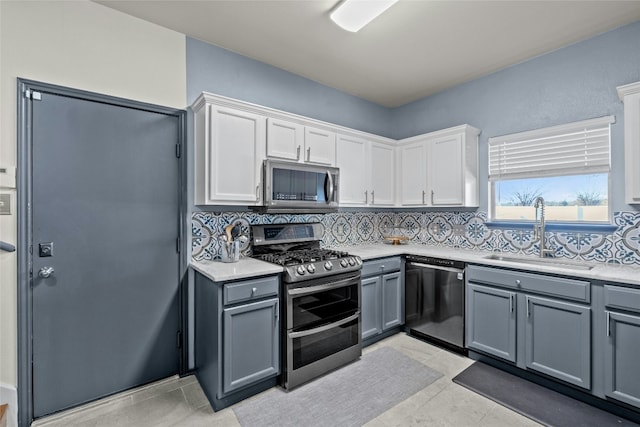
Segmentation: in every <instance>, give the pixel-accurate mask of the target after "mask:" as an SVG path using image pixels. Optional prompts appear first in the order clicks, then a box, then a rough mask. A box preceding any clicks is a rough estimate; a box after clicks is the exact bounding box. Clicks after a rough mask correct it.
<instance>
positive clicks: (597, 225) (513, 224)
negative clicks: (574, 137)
mask: <svg viewBox="0 0 640 427" xmlns="http://www.w3.org/2000/svg"><path fill="white" fill-rule="evenodd" d="M613 123H615V116H604V117H599V118H595V119H589V120H583V121H578V122H572V123H566V124H563V125H558V126H552V127H547V128H542V129H536V130H532V131H525V132H520V133H514V134H509V135H503V136H498V137H491V138H489V141H488V142H489V144H488V155H487V175H488V179H487V183H488V202H489V205H488V209H487V211H488V212H487V214H488V221H487V224H486V225H487V226H489V227H501V228H504V227H510V228H530V227H532V226H533V224H534V223H535V220H514V219H502V218H496V210H497V209H496V207H497V206H496V201H497V200H496V183H497V182H504V181H507V180H516V179H527V178H561V177H562V176H578V175H582V174H581V173H574V174H567V173H558V174H554V173H552V172H550V171H549V170H547V171H545V172H544V173H541V174H538V175H537V176H536V175H534V174H533V173H530V174H529V176H528V177H527V176H522V175H517V176H514V177H512V178H506V179H500V177H501V176H505V175H506V176H507V177H508V176H509V174H497V175H498V176H497V177H496V176H494V177H492V176H491V146H492V145H497V144H498V143H499V141H508V142H511V141H518V140H525V139H535V138H536V137H538V136H547V135H550V134H554V132H557V134H562V132H567V130H571V129H575V128H578V127H581V126H598V125H600V126H602V127H604V126H607V127H608V150H609V152H608V156H609V164H608V169H607V170H606V171H604V170H601V169H602V168H600V170H593V171H589V170H588V169H587V168H585V172H584V174H585V175H586V174H589V173H606V174H607V219H606V220H603V221H578V220H576V221H559V220H553V219H545V223H546V226H547V227H546V228H547V229H549V230H554V229H556V230H558V229H562V230H568V229H571V230H573V231H606V232H609V231H614V230H615V229H616V227H615V226H614V225H612V222H613V203H612V200H611V195H612V180H611V124H613ZM558 171H559V172H560V171H561V170H560V169H558Z"/></svg>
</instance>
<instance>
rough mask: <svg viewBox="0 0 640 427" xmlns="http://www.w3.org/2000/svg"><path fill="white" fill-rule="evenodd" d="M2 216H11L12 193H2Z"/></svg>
mask: <svg viewBox="0 0 640 427" xmlns="http://www.w3.org/2000/svg"><path fill="white" fill-rule="evenodd" d="M0 215H11V194H10V193H0Z"/></svg>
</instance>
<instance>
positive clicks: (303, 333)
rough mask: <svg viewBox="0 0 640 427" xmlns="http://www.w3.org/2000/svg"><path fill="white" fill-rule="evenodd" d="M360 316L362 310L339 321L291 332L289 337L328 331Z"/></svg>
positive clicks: (293, 337)
mask: <svg viewBox="0 0 640 427" xmlns="http://www.w3.org/2000/svg"><path fill="white" fill-rule="evenodd" d="M358 317H360V312H357V313H356V314H354V315H352V316H349V317H345V318H344V319H342V320H338V321H337V322H333V323H329V324H328V325H323V326H319V327H317V328H313V329H309V330H306V331H300V332H289V338H291V339H295V338H302V337H306V336H307V335H313V334H318V333H320V332H324V331H328V330H329V329H333V328H337V327H338V326H340V325H344V324H345V323H349V322H352V321H354V320H356V319H357V318H358Z"/></svg>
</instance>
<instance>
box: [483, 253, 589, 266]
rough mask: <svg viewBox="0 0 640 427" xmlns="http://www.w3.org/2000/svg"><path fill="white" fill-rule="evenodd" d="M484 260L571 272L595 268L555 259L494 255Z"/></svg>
mask: <svg viewBox="0 0 640 427" xmlns="http://www.w3.org/2000/svg"><path fill="white" fill-rule="evenodd" d="M484 259H491V260H495V261H504V262H510V263H513V264H532V265H546V266H548V267H557V268H567V269H571V270H591V269H592V268H593V266H592V265H588V264H579V263H574V262H568V261H562V260H559V259H554V258H520V257H511V256H504V255H497V254H493V255H488V256H486V257H484Z"/></svg>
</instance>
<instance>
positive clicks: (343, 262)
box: [340, 258, 349, 268]
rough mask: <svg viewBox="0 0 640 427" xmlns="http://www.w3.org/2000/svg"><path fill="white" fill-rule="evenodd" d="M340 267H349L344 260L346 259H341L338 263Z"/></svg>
mask: <svg viewBox="0 0 640 427" xmlns="http://www.w3.org/2000/svg"><path fill="white" fill-rule="evenodd" d="M340 265H341V266H342V268H346V267H347V266H348V265H349V263H348V262H347V260H346V259H344V258H343V259H342V260H341V261H340Z"/></svg>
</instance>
